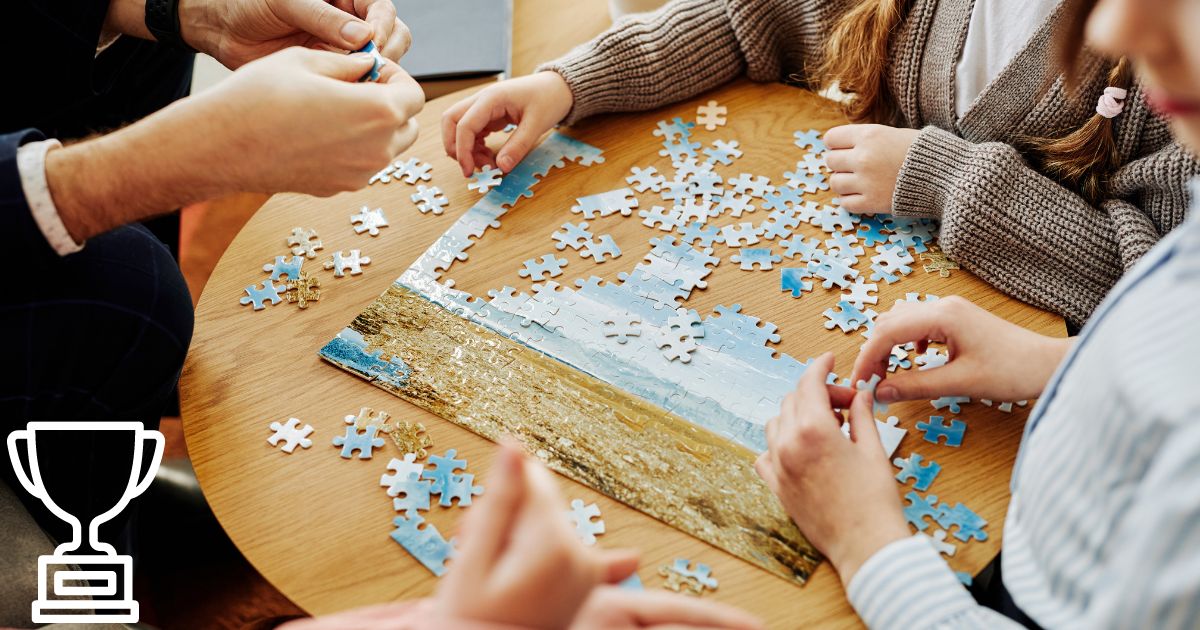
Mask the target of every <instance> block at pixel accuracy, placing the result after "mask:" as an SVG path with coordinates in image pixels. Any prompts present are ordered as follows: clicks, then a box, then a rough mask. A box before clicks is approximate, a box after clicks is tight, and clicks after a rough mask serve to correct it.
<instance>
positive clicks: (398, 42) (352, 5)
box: [179, 0, 412, 68]
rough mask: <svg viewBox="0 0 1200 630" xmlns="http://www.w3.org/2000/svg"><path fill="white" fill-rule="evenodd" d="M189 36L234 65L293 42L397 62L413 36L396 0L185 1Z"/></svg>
mask: <svg viewBox="0 0 1200 630" xmlns="http://www.w3.org/2000/svg"><path fill="white" fill-rule="evenodd" d="M179 21H180V27H181V33H182V35H183V38H184V40H185V41H186V42H187V43H188V44H190V45H191V46H192V47H193V48H195V49H197V50H199V51H201V52H205V53H208V54H210V55H212V56H213V57H215V58H216V59H217V61H220V62H221V63H222V64H224V65H225V66H227V67H229V68H238V67H240V66H242V65H244V64H246V63H249V62H251V61H254V60H255V59H259V58H261V57H265V56H267V55H270V54H271V53H274V52H276V51H279V50H282V49H284V48H288V47H290V46H304V47H306V48H318V47H322V46H329V47H333V48H337V49H340V50H343V51H351V50H358V49H360V48H362V47H363V46H365V45H366V43H367V42H368V41H374V42H375V45H376V46H377V47H378V48H379V52H380V54H382V55H383V56H384V57H385V58H387V59H391V60H392V61H398V60H399V59H400V57H402V56H404V53H406V52H408V48H409V46H410V45H411V44H412V35H411V34H410V33H409V31H408V27H407V26H405V25H404V23H403V22H401V21H400V20H399V19H398V18H397V17H396V7H395V6H394V5H393V4H392V3H391V0H181V1H180V3H179Z"/></svg>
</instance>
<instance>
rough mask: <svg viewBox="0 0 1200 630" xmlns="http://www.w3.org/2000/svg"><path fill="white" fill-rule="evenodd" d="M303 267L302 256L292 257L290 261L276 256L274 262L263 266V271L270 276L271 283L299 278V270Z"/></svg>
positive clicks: (284, 257)
mask: <svg viewBox="0 0 1200 630" xmlns="http://www.w3.org/2000/svg"><path fill="white" fill-rule="evenodd" d="M303 266H304V257H302V256H292V257H291V259H290V260H289V259H288V257H287V256H276V257H275V262H273V263H267V264H265V265H263V271H265V272H267V273H269V274H271V281H272V282H278V281H281V280H284V279H287V280H295V279H297V278H299V277H300V270H301V267H303Z"/></svg>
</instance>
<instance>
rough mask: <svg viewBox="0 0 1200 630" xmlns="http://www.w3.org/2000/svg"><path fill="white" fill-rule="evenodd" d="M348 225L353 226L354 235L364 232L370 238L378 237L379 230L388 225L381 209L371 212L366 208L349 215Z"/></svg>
mask: <svg viewBox="0 0 1200 630" xmlns="http://www.w3.org/2000/svg"><path fill="white" fill-rule="evenodd" d="M421 188H424V186H422V187H421ZM350 223H351V224H352V225H354V233H355V234H362V233H363V232H366V233H368V234H370V235H371V236H379V228H381V227H387V225H388V222H387V218H386V217H384V216H383V208H375V209H374V210H372V209H370V208H368V207H366V206H363V207H362V210H359V212H358V214H352V215H350Z"/></svg>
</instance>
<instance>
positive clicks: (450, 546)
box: [391, 512, 455, 577]
mask: <svg viewBox="0 0 1200 630" xmlns="http://www.w3.org/2000/svg"><path fill="white" fill-rule="evenodd" d="M392 523H393V524H394V525H395V526H396V529H395V530H394V531H392V534H391V536H392V540H394V541H396V542H397V543H399V544H400V546H401V547H404V550H405V551H407V552H408V553H409V554H410V555H412V557H413V558H416V560H417V562H420V563H421V565H422V566H424V567H425V568H426V569H429V572H430V573H432V574H434V575H436V576H437V577H442V576H443V575H445V574H446V561H447V560H449V559H450V558H453V557H454V555H455V548H454V545H455V541H454V540H450V541H449V542H447V541H446V539H445V538H442V534H441V532H439V531H438V530H437V527H434V526H433V525H432V524H428V523H425V519H423V518H421V516H420V515H419V514H417V513H415V512H412V513H410V515H409V516H397V517H396V518H395V520H393V521H392ZM422 525H424V527H422Z"/></svg>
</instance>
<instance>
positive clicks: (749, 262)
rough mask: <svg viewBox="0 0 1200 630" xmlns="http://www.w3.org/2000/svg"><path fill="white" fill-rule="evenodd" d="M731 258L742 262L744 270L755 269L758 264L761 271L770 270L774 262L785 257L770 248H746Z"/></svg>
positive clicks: (730, 258) (733, 260)
mask: <svg viewBox="0 0 1200 630" xmlns="http://www.w3.org/2000/svg"><path fill="white" fill-rule="evenodd" d="M729 260H730V261H732V262H735V263H740V264H741V266H742V270H744V271H753V270H754V266H755V265H758V269H759V270H760V271H770V270H771V268H772V267H773V266H774V264H775V263H777V262H779V261H781V260H783V258H781V257H780V256H779V254H776V253H773V252H771V250H770V249H768V248H763V249H751V248H746V249H743V250H741V251H740V252H738V253H736V254H734V255H733V256H730V257H729Z"/></svg>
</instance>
